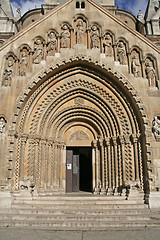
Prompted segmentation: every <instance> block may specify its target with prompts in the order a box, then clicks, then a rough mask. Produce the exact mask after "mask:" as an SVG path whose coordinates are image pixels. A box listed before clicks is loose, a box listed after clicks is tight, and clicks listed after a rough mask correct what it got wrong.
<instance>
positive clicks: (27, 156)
mask: <svg viewBox="0 0 160 240" xmlns="http://www.w3.org/2000/svg"><path fill="white" fill-rule="evenodd" d="M121 80H122V78H121V77H120V76H118V75H117V74H113V73H111V71H110V70H109V69H105V68H104V66H103V67H99V66H97V65H96V64H93V63H91V62H89V61H86V60H85V61H84V60H75V61H72V62H71V61H69V62H68V63H66V64H62V66H59V67H57V68H55V69H51V68H50V70H49V71H48V73H47V71H46V72H45V73H44V74H43V76H42V77H41V78H39V81H38V82H37V83H35V82H34V81H33V83H32V85H31V86H30V88H29V89H30V90H29V91H28V94H27V97H26V99H25V101H22V102H23V103H22V104H21V107H20V110H19V113H18V118H17V123H16V134H17V140H16V153H15V169H14V182H13V188H14V189H18V188H19V187H20V185H21V183H23V182H24V181H27V180H28V181H30V183H31V184H32V185H33V186H34V187H35V188H36V189H37V190H38V191H46V192H47V191H48V192H55V191H56V192H60V191H61V192H65V191H66V164H67V163H66V150H67V149H68V148H70V147H82V146H83V147H90V148H91V149H92V191H93V192H95V193H108V192H119V191H121V190H122V189H123V188H125V187H126V186H128V185H130V186H134V187H137V188H139V189H141V190H144V191H146V188H147V185H148V183H147V181H148V180H147V170H146V161H147V160H146V153H145V144H146V140H145V134H144V126H143V121H142V120H143V119H142V114H141V112H142V111H141V110H142V109H141V110H140V108H139V106H140V100H139V102H138V104H139V106H138V104H137V103H136V101H135V99H134V97H133V94H131V91H129V90H128V88H129V87H130V86H129V87H126V86H127V84H128V83H127V81H126V83H125V84H124V82H122V81H121ZM132 90H133V89H132ZM132 92H134V91H132ZM135 95H136V93H135Z"/></svg>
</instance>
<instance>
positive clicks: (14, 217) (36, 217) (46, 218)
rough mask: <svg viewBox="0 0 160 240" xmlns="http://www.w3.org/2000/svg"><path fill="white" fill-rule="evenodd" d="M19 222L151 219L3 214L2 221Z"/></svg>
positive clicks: (119, 216)
mask: <svg viewBox="0 0 160 240" xmlns="http://www.w3.org/2000/svg"><path fill="white" fill-rule="evenodd" d="M4 219H5V220H8V221H10V220H12V221H15V220H19V221H26V220H35V221H37V220H38V221H39V220H42V221H61V222H67V221H68V220H69V221H73V222H74V221H75V222H80V221H89V220H90V221H92V222H93V221H94V222H97V221H99V222H104V221H105V222H108V221H116V222H117V221H120V222H121V221H124V220H126V221H137V220H144V221H146V220H150V217H149V216H147V215H142V214H139V215H125V216H124V215H104V216H102V215H89V214H87V215H83V216H82V215H79V214H78V213H77V214H64V215H44V214H1V216H0V221H2V220H4Z"/></svg>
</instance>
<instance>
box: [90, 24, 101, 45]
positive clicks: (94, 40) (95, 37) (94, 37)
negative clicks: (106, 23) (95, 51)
mask: <svg viewBox="0 0 160 240" xmlns="http://www.w3.org/2000/svg"><path fill="white" fill-rule="evenodd" d="M99 44H100V40H99V30H98V28H97V26H96V25H93V26H92V32H91V48H99Z"/></svg>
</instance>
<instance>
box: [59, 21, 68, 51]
mask: <svg viewBox="0 0 160 240" xmlns="http://www.w3.org/2000/svg"><path fill="white" fill-rule="evenodd" d="M61 48H70V32H69V27H68V26H67V25H66V24H65V25H63V28H62V32H61Z"/></svg>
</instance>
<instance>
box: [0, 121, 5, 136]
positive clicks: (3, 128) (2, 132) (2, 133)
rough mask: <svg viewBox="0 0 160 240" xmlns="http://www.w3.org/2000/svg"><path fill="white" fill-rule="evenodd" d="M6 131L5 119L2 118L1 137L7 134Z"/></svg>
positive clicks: (0, 125)
mask: <svg viewBox="0 0 160 240" xmlns="http://www.w3.org/2000/svg"><path fill="white" fill-rule="evenodd" d="M5 130H6V121H5V119H4V117H1V118H0V136H3V135H4V134H5Z"/></svg>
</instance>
